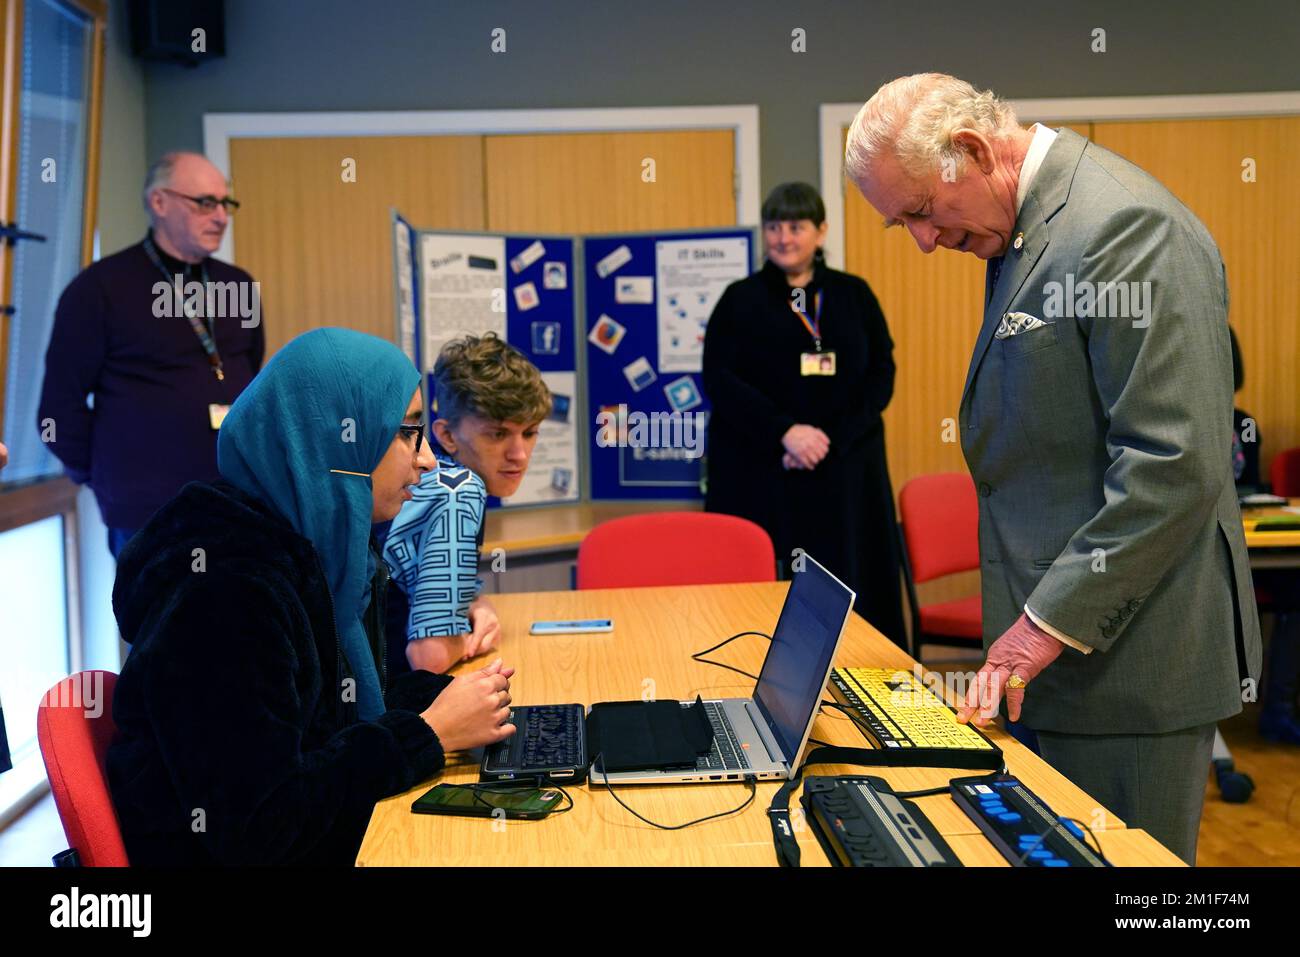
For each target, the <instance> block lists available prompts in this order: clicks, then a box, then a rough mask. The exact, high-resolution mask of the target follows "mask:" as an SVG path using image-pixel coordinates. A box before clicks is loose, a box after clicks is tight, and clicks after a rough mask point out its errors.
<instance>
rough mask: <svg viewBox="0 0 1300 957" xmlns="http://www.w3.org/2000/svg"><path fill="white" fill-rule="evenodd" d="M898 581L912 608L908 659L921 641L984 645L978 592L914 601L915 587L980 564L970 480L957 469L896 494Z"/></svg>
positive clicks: (976, 510) (915, 482)
mask: <svg viewBox="0 0 1300 957" xmlns="http://www.w3.org/2000/svg"><path fill="white" fill-rule="evenodd" d="M898 512H899V535H900V538H901V540H902V541H901V546H902V557H903V579H904V582H905V583H906V587H907V601H908V604H909V605H910V606H911V610H912V647H911V653H912V657H913V658H916V659H918V660H919V659H920V656H921V655H920V653H921V648H922V647H923V646H924V645H926V644H940V645H956V646H959V647H973V648H980V647H983V617H984V616H983V609H982V606H981V601H980V596H979V595H973V596H971V597H970V598H958V599H955V600H952V601H940V602H934V603H932V604H929V605H919V604H918V603H917V600H916V586H917V585H919V584H922V583H924V582H928V581H933V580H934V579H936V578H943V577H945V576H947V575H955V574H957V573H958V572H967V571H975V570H978V569H979V567H980V546H979V505H978V503H977V500H976V498H975V482H974V480H972V479H971V477H970V476H969V475H967V474H965V473H962V472H942V473H938V474H935V475H919V476H917V477H916V478H914V479H912V480H911V481H910V482H908V483H907V484H906V485H904V486H903V488H902V490H901V491H900V492H899V493H898Z"/></svg>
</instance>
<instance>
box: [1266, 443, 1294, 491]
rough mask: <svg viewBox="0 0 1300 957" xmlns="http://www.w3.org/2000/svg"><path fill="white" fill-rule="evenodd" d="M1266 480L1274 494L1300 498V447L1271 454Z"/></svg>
mask: <svg viewBox="0 0 1300 957" xmlns="http://www.w3.org/2000/svg"><path fill="white" fill-rule="evenodd" d="M1268 480H1269V483H1270V484H1271V485H1272V486H1273V494H1274V495H1285V496H1286V497H1287V498H1300V448H1295V449H1286V450H1285V451H1282V452H1279V453H1278V454H1277V455H1275V456H1273V464H1272V465H1270V466H1269V467H1268Z"/></svg>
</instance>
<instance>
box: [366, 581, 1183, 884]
mask: <svg viewBox="0 0 1300 957" xmlns="http://www.w3.org/2000/svg"><path fill="white" fill-rule="evenodd" d="M787 587H788V585H787V584H786V583H770V584H744V585H709V586H690V587H680V588H635V589H610V590H602V591H582V592H541V593H524V594H506V595H496V596H493V599H492V601H493V604H494V605H495V606H496V609H497V611H498V613H499V614H500V616H501V622H502V632H503V637H502V644H501V654H502V656H503V657H504V658H505V660H506V662H507V663H508V664H511V665H514V666H516V667H517V668H518V673H517V674H516V675H515V677H514V679H513V680H512V682H511V693H512V695H513V697H514V701H515V703H516V704H558V703H565V702H576V703H581V704H592V703H594V702H597V701H615V700H627V699H639V698H641V697H642V696H643V695H645V694H649V695H652V696H653V697H656V698H694V697H695V696H696V695H697V694H700V695H703V696H704V697H706V698H709V697H746V696H748V695H749V694H751V693H752V691H753V683H752V682H750V681H747V680H746V679H745V678H743V677H742V676H740V675H737V674H735V673H733V672H730V671H726V670H724V669H721V668H716V667H713V666H711V665H707V664H702V663H699V662H695V661H692V660H691V658H690V655H691V653H692V652H697V651H701V650H703V649H704V648H707V647H709V646H711V645H714V644H716V643H718V642H719V641H721V640H722V639H724V638H726V637H728V636H730V635H733V634H735V633H737V632H740V631H746V630H749V629H754V630H759V631H764V632H767V633H769V634H770V633H771V630H772V628H773V627H774V626H775V624H776V619H777V616H778V613H779V611H780V608H781V604H782V602H783V600H784V598H785V592H786V589H787ZM605 617H608V618H613V619H614V626H615V630H614V631H613V633H611V634H605V635H564V636H555V637H545V638H542V637H533V636H530V635H528V634H527V631H528V627H529V625H530V624H531V622H533V621H534V620H538V619H571V618H605ZM766 651H767V642H766V641H764V640H763V639H762V638H757V637H748V638H741V639H738V640H736V641H735V642H733V643H732V644H730V645H728V646H727V647H726V648H723V649H721V650H720V651H718V652H715V653H714V654H713V655H712V656H711V657H714V658H717V659H718V660H721V661H725V662H727V663H728V664H732V665H734V666H736V667H738V668H742V669H744V670H746V671H749V672H750V673H754V674H756V673H757V672H758V670H759V667H760V665H761V663H762V660H763V656H764V655H765V654H766ZM836 664H838V665H843V666H851V665H857V666H874V667H897V668H901V669H904V670H908V669H911V668H912V667H913V661H912V659H911V658H910V657H908V655H907V654H906V653H905V652H903V651H902V650H901V649H899V648H898V647H897V646H895V645H894V644H893V643H891V642H890V641H888V640H887V639H885V638H884V637H883V636H882V635H880V633H879V632H877V631H876V630H875V629H874V628H872V627H871V626H870V625H868V624H867V623H866V622H865V621H864V620H863V619H861V618H860V617H858V616H857V615H852V616H851V617H850V620H849V624H848V628H847V630H846V633H845V636H844V641H843V643H842V644H841V646H840V654H839V656H838V658H837V659H836ZM478 666H479V665H477V664H476V665H475V667H478ZM462 667H464V666H462ZM988 733H989V735H990V737H991V738H992V739H993V740H994V741H995V742H996V743H997V744H998V746H999V747H1001V748H1002V749H1003V751H1004V753H1005V755H1006V758H1007V765H1008V768H1009V770H1010V771H1011V772H1012V773H1014V774H1016V775H1018V776H1019V777H1020V778H1021V780H1023V781H1024V782H1025V783H1026V784H1027V785H1028V786H1029V787H1030V788H1031V789H1033V790H1034V791H1035V792H1036V793H1037V794H1038V795H1039V796H1040V797H1042V798H1043V799H1044V800H1045V801H1047V803H1048V804H1050V805H1051V807H1052V808H1053V809H1054V810H1055V811H1056V812H1057V813H1058V814H1064V815H1068V816H1070V817H1074V818H1078V819H1079V820H1082V821H1084V822H1086V823H1088V824H1089V825H1090V826H1091V827H1092V828H1093V830H1094V831H1095V832H1097V833H1098V836H1099V840H1101V841H1102V844H1103V848H1104V849H1105V850H1106V852H1107V854H1108V856H1110V855H1111V852H1112V850H1113V851H1114V856H1112V857H1111V859H1112V861H1113V862H1115V863H1117V864H1161V865H1170V866H1177V865H1180V864H1181V862H1180V861H1179V860H1178V859H1177V858H1176V857H1174V855H1173V854H1171V853H1170V852H1168V851H1167V850H1165V849H1164V848H1162V847H1161V846H1160V845H1159V844H1157V843H1156V842H1155V841H1153V840H1152V839H1151V838H1149V837H1148V836H1146V835H1145V834H1143V833H1142V832H1139V831H1133V832H1131V833H1128V832H1126V828H1125V824H1124V822H1123V821H1121V820H1120V819H1119V818H1117V817H1116V816H1114V815H1113V814H1110V813H1108V812H1106V811H1105V810H1104V809H1103V808H1101V807H1100V805H1099V803H1098V802H1097V801H1096V800H1094V799H1093V798H1092V797H1090V796H1089V795H1087V794H1086V793H1084V792H1083V791H1082V790H1081V789H1080V788H1078V787H1077V786H1076V785H1074V784H1073V783H1072V782H1070V781H1069V780H1067V779H1066V778H1065V777H1063V776H1062V775H1061V774H1059V773H1058V772H1057V771H1055V770H1054V769H1053V768H1051V767H1050V766H1049V765H1047V764H1046V763H1045V762H1044V761H1042V760H1041V759H1040V758H1038V757H1037V756H1036V755H1034V754H1033V753H1032V752H1030V751H1029V750H1028V749H1026V748H1025V747H1023V746H1022V745H1021V744H1020V743H1019V742H1017V741H1016V740H1015V739H1013V738H1011V737H1010V736H1009V735H1006V734H1003V733H1002V732H1001V731H998V730H996V729H992V730H990V731H989V732H988ZM813 737H814V738H818V739H820V740H822V741H826V742H828V743H831V744H842V745H855V746H859V747H861V746H865V744H866V742H865V739H864V738H863V737H862V735H861V734H860V733H859V732H858V731H857V729H856V728H855V727H854V726H853V725H852V724H851V722H850V721H849V719H848V718H847V717H845V716H842V715H838V714H836V713H834V712H829V713H825V714H822V715H821V716H819V717H818V719H817V721H816V723H815V724H814V726H813ZM478 763H479V753H478V752H469V753H465V754H460V755H454V756H453V759H452V760H451V761H450V762H449V765H448V768H447V770H446V771H445V772H444V775H443V776H442V777H441V778H440V779H439V780H443V781H452V782H470V781H474V780H476V779H477V774H478ZM811 773H816V774H863V773H869V774H873V775H878V776H880V777H882V778H885V779H886V780H887V781H889V783H890V785H891V786H892V787H894V788H895V789H896V790H900V791H901V790H919V789H923V788H931V787H938V786H941V785H943V784H944V783H946V782H947V780H948V779H949V778H951V777H955V776H958V775H959V774H970V773H974V772H967V771H961V772H954V771H951V770H946V769H942V768H872V769H862V768H857V767H848V766H835V765H828V766H825V767H817V768H814V769H811ZM433 783H434V782H426V783H424V784H421V785H420V786H418V787H416V788H413V789H412V790H410V791H408V792H406V793H404V794H399V795H397V796H395V797H392V798H389V799H387V800H384V801H381V802H379V803H378V804H377V805H376V806H375V812H374V814H373V816H372V817H371V820H370V826H369V828H368V829H367V831H366V836H365V839H364V840H363V842H362V845H361V850H360V852H359V853H358V855H357V863H358V864H359V865H362V866H369V865H501V864H509V865H549V864H566V865H614V864H618V865H650V864H671V865H692V864H694V865H741V864H752V865H769V866H770V865H775V863H776V857H775V853H774V851H773V848H772V835H771V827H770V826H769V824H768V819H767V805H768V803H769V802H770V801H771V799H772V794H773V792H774V791H775V790H776V789H777V787H778V784H777V783H773V782H763V783H761V784H759V785H758V794H757V797H756V798H755V799H754V801H753V803H752V804H750V805H749V807H747V808H746V809H745V810H744V811H743V812H741V813H739V814H735V815H732V816H729V817H725V818H720V819H718V820H715V821H710V822H708V823H705V824H699V825H696V826H694V827H691V828H687V829H684V830H681V831H662V830H658V829H656V828H652V827H650V826H649V825H647V824H644V823H642V822H641V821H638V820H637V819H636V818H634V817H632V815H630V814H629V813H628V812H627V811H625V810H624V809H623V808H622V807H620V806H619V805H618V804H617V803H616V802H615V801H614V799H613V798H612V797H611V796H610V795H609V794H608V792H606V791H605V789H604V788H601V787H589V786H585V785H584V786H581V787H574V788H569V789H568V790H569V793H570V794H571V795H572V796H573V799H574V808H573V810H572V811H569V812H568V813H566V814H562V815H559V816H555V817H552V818H550V819H547V820H544V821H492V820H488V819H474V818H461V817H441V816H431V815H417V814H412V813H411V811H410V806H411V802H412V801H414V800H415V798H417V797H418V796H419V795H420V794H422V793H424V791H426V790H427V789H428V788H429V787H431V786H432V784H433ZM618 793H619V796H620V797H622V798H623V799H624V800H625V801H627V802H628V803H629V804H630V805H631V806H632V807H634V808H636V809H637V811H638V812H640V813H641V814H643V815H645V816H646V817H648V818H650V819H651V820H654V821H658V822H659V823H661V824H676V823H680V822H684V821H688V820H692V819H694V818H699V817H703V816H705V815H708V814H713V813H717V812H719V811H724V810H727V809H730V808H734V807H736V806H738V805H739V804H740V803H741V802H742V801H743V800H744V798H745V797H746V796H747V794H748V790H747V788H745V787H744V786H743V785H739V784H716V785H712V784H708V785H659V786H635V787H634V786H626V787H623V788H621V789H619V792H618ZM797 799H798V796H797V794H796V795H795V797H794V799H792V801H791V807H792V808H793V807H795V806H796V805H797ZM918 803H919V804H920V806H921V808H922V810H923V811H925V813H926V815H927V816H928V817H929V818H930V820H931V821H932V822H933V823H934V825H935V827H936V828H937V829H938V830H939V832H940V833H941V834H943V835H944V837H945V838H953V839H955V838H962V840H960V841H957V840H953V841H952V842H951V843H952V844H953V848H954V850H955V851H956V852H957V853H958V855H959V856H960V857H962V859H963V860H966V861H968V862H969V863H973V864H984V863H988V864H996V863H998V862H999V861H998V858H997V856H996V852H994V851H993V850H992V848H991V847H990V846H989V845H988V844H987V842H986V841H985V840H984V838H983V837H982V836H981V835H979V832H978V829H977V828H976V826H975V825H974V823H973V822H972V821H971V820H970V819H969V818H967V817H966V815H965V814H964V813H962V812H961V811H960V810H959V809H958V808H957V806H956V805H955V804H954V803H953V802H952V800H951V799H950V798H948V797H946V796H942V795H940V796H937V797H927V798H921V799H919V802H918ZM1121 835H1123V836H1121ZM799 841H800V845H801V847H802V849H803V861H804V863H805V864H807V865H813V864H821V863H824V862H825V855H824V854H823V853H822V851H821V849H820V848H819V847H818V846H817V843H816V838H815V837H814V836H813V835H812V834H811V833H810V832H809V830H808V829H807V828H806V827H805V828H803V829H802V830H800V831H799ZM990 855H991V856H990Z"/></svg>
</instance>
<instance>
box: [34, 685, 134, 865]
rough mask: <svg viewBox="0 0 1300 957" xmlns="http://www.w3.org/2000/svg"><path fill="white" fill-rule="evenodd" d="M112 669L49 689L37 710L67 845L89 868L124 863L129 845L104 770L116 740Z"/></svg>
mask: <svg viewBox="0 0 1300 957" xmlns="http://www.w3.org/2000/svg"><path fill="white" fill-rule="evenodd" d="M116 685H117V675H115V674H113V672H111V671H81V672H78V673H77V674H75V675H69V676H68V677H67V678H64V679H63V680H62V681H60V682H59V683H58V684H56V685H55V686H54V687H53V688H51V689H50V690H49V691H47V692H46V693H45V697H44V698H42V699H41V704H40V707H39V708H38V709H37V712H36V738H37V740H38V741H39V742H40V746H41V756H42V757H43V758H44V759H45V772H46V774H47V775H48V776H49V779H50V791H51V792H52V793H53V795H54V805H55V807H57V808H58V811H59V818H60V819H61V820H62V821H63V833H64V834H66V835H67V837H68V846H69V847H71V848H72V849H73V850H75V851H76V852H77V854H78V856H79V857H80V858H81V863H82V864H83V865H84V866H86V867H125V866H126V865H127V864H128V863H129V862H128V861H127V858H126V845H125V844H124V843H123V842H122V828H121V827H120V826H119V824H118V822H117V812H116V811H114V810H113V799H112V797H111V795H110V794H109V791H108V775H107V774H106V773H105V770H104V759H105V755H107V754H108V746H109V745H110V744H112V742H113V735H114V734H115V733H116V732H117V726H116V725H115V724H113V689H114V687H116Z"/></svg>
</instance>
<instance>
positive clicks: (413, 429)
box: [397, 425, 424, 455]
mask: <svg viewBox="0 0 1300 957" xmlns="http://www.w3.org/2000/svg"><path fill="white" fill-rule="evenodd" d="M397 431H398V432H399V433H401V434H402V435H404V436H406V437H407V438H410V437H411V436H415V454H416V455H419V454H420V449H422V448H423V447H424V426H422V425H399V426H398V427H397Z"/></svg>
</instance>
